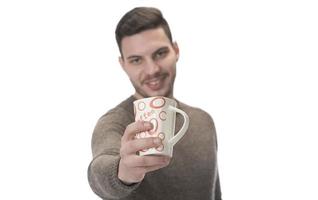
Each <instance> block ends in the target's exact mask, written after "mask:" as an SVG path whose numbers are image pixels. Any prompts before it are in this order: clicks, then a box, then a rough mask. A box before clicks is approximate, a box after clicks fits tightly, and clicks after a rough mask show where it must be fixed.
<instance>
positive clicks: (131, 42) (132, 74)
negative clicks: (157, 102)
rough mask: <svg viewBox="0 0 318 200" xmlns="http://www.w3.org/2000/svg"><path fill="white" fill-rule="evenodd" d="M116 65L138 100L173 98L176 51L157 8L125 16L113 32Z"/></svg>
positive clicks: (132, 11) (140, 8) (166, 25)
mask: <svg viewBox="0 0 318 200" xmlns="http://www.w3.org/2000/svg"><path fill="white" fill-rule="evenodd" d="M116 40H117V43H118V47H119V50H120V53H121V57H120V58H119V62H120V64H121V66H122V67H123V69H124V71H125V72H126V73H127V75H128V76H129V78H130V81H131V83H132V84H133V86H134V88H135V90H136V93H135V96H136V97H137V98H144V97H150V96H167V97H173V84H174V80H175V75H176V62H177V60H178V57H179V49H178V46H177V44H176V43H173V42H172V36H171V33H170V29H169V26H168V23H167V22H166V20H165V19H164V18H163V16H162V14H161V12H160V11H159V10H158V9H156V8H148V7H139V8H134V9H132V10H131V11H129V12H128V13H126V14H125V15H124V16H123V17H122V19H121V20H120V21H119V23H118V25H117V29H116Z"/></svg>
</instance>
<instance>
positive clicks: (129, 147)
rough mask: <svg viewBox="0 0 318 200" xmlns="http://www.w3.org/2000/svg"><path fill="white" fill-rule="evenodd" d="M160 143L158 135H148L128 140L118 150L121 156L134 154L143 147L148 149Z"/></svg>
mask: <svg viewBox="0 0 318 200" xmlns="http://www.w3.org/2000/svg"><path fill="white" fill-rule="evenodd" d="M160 145H162V140H161V139H160V138H158V137H148V138H140V139H134V140H130V141H128V142H126V143H124V144H123V146H122V147H121V150H120V154H121V156H123V155H129V154H136V152H138V151H141V150H143V149H149V148H153V147H158V146H160Z"/></svg>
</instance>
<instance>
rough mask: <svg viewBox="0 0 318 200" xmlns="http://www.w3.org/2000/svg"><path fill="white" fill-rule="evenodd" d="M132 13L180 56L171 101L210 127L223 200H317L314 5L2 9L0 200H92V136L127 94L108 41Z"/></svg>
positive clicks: (34, 4) (55, 4) (58, 4)
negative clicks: (205, 116) (143, 15)
mask: <svg viewBox="0 0 318 200" xmlns="http://www.w3.org/2000/svg"><path fill="white" fill-rule="evenodd" d="M151 2H152V3H151ZM139 5H146V6H157V7H159V8H160V9H161V10H162V12H163V14H164V15H165V17H166V18H167V20H168V22H169V23H170V26H171V29H172V33H173V36H174V38H175V40H176V41H177V42H178V44H179V47H180V51H181V58H180V60H179V63H178V74H177V79H176V84H175V96H176V98H178V99H179V100H181V101H183V102H185V103H187V104H190V105H193V106H197V107H201V108H203V109H205V110H206V111H208V112H209V113H210V114H211V115H212V116H213V118H214V120H215V124H216V128H217V131H218V143H219V168H220V176H221V184H222V190H223V197H224V199H227V200H230V199H236V200H237V199H242V200H243V199H244V200H256V199H257V200H265V199H266V200H267V199H275V200H276V199H277V200H282V199H290V200H298V199H306V200H314V199H315V200H317V199H318V193H317V185H318V172H317V171H318V170H317V169H318V159H317V157H318V156H317V152H318V141H317V137H316V135H317V134H318V128H317V125H318V105H317V104H318V103H317V102H318V94H317V91H318V88H317V87H318V73H317V70H316V69H315V68H317V67H318V39H317V38H318V37H317V36H318V28H317V27H318V14H317V13H318V12H317V10H318V7H317V4H315V1H314V0H313V1H309V0H298V1H296V0H290V1H287V0H285V1H283V0H267V1H252V0H249V1H248V0H243V1H234V0H232V1H230V0H227V1H210V2H209V3H208V1H191V2H187V3H185V2H183V1H162V0H160V1H130V0H129V1H128V0H126V1H118V0H116V1H106V0H104V1H83V0H82V1H81V0H76V1H75V0H74V1H71V0H56V1H35V0H32V1H31V0H30V1H14V0H11V1H9V0H7V1H5V0H4V1H1V2H0V94H1V97H0V134H1V135H0V158H1V164H0V188H1V191H0V199H5V200H10V199H49V200H50V199H52V200H53V199H99V198H98V197H97V196H95V194H94V193H93V192H92V191H91V190H90V188H89V185H88V183H87V178H86V170H87V166H88V164H89V162H90V160H91V151H90V139H91V133H92V130H93V128H94V126H95V123H96V121H97V119H98V118H99V117H100V116H101V115H102V114H104V113H105V112H106V111H107V110H108V109H110V108H112V107H113V106H115V105H117V104H118V103H119V102H120V101H122V100H124V99H125V98H127V97H128V96H129V95H130V94H132V93H133V88H132V87H131V86H130V82H129V80H128V78H127V77H126V75H125V74H124V72H123V71H122V70H121V68H120V66H119V64H118V60H117V59H118V55H119V53H118V49H117V46H116V43H115V37H114V29H115V26H116V24H117V22H118V20H119V18H120V17H121V16H122V15H123V14H124V13H125V12H126V11H128V10H129V9H131V8H133V7H135V6H139Z"/></svg>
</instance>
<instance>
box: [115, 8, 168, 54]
mask: <svg viewBox="0 0 318 200" xmlns="http://www.w3.org/2000/svg"><path fill="white" fill-rule="evenodd" d="M158 27H162V28H163V30H164V32H165V34H166V35H167V37H168V38H169V40H170V42H171V43H172V35H171V32H170V28H169V25H168V23H167V21H166V20H165V18H164V17H163V15H162V13H161V11H160V10H158V9H157V8H152V7H137V8H134V9H132V10H130V11H129V12H127V13H126V14H125V15H124V16H123V17H122V18H121V20H120V21H119V22H118V24H117V28H116V31H115V34H116V41H117V45H118V48H119V51H120V53H121V54H122V46H121V45H122V44H121V41H122V39H123V38H124V37H126V36H131V35H134V34H137V33H140V32H142V31H145V30H149V29H154V28H158Z"/></svg>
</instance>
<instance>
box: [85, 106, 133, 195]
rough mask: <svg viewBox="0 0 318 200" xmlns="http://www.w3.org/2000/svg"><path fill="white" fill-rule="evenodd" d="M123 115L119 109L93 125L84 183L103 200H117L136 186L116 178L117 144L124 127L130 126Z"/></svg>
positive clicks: (125, 114) (125, 115) (127, 119)
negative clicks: (90, 158) (86, 179)
mask: <svg viewBox="0 0 318 200" xmlns="http://www.w3.org/2000/svg"><path fill="white" fill-rule="evenodd" d="M127 114H128V113H126V112H125V110H121V109H116V110H111V111H109V112H108V113H107V114H106V115H104V116H103V117H102V118H101V119H100V120H99V121H98V122H97V125H96V127H95V129H94V132H93V136H92V152H93V160H92V161H91V163H90V165H89V167H88V182H89V184H90V186H91V188H92V190H93V191H94V192H95V193H96V194H97V195H98V196H100V197H101V198H103V199H109V200H115V199H121V198H123V197H125V196H128V195H129V194H131V193H132V192H133V191H134V190H135V189H136V188H137V187H138V186H139V184H133V185H125V184H124V183H122V182H121V181H120V180H119V179H118V165H119V160H120V156H119V149H120V141H121V137H122V135H123V133H124V131H125V129H126V126H127V125H128V124H129V123H131V119H129V116H127Z"/></svg>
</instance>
